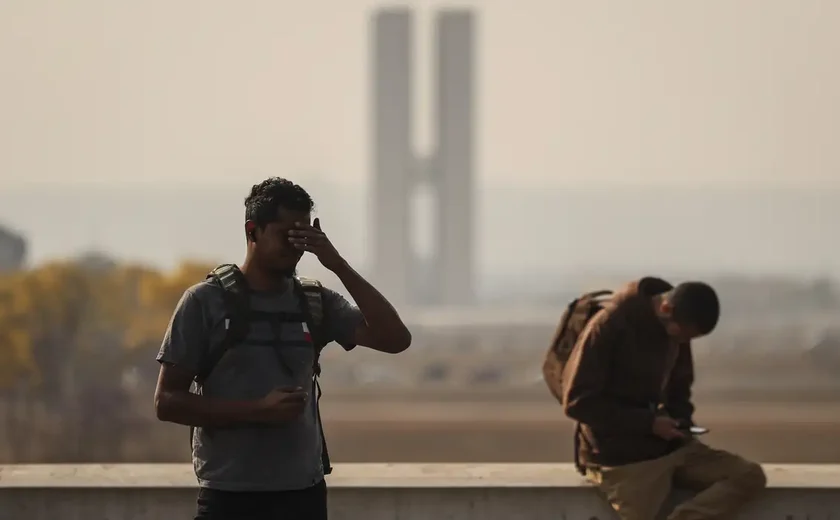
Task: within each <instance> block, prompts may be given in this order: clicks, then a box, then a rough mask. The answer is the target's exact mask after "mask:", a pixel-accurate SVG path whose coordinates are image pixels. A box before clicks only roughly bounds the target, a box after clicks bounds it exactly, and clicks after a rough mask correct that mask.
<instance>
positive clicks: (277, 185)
mask: <svg viewBox="0 0 840 520" xmlns="http://www.w3.org/2000/svg"><path fill="white" fill-rule="evenodd" d="M281 207H282V208H286V209H288V210H291V211H302V212H311V211H312V210H313V209H314V208H315V202H313V201H312V197H311V196H310V195H309V193H307V192H306V190H305V189H303V188H301V187H300V186H299V185H298V184H295V183H293V182H292V181H290V180H288V179H282V178H280V177H270V178H268V179H266V180H264V181H262V182H261V183H259V184H254V185H253V186H252V187H251V193H249V194H248V196H247V197H246V198H245V220H246V221H248V220H251V221H253V222H254V223H255V224H256V225H257V227H259V228H260V229H264V228H265V226H266V225H268V224H269V223H270V222H274V221H275V220H277V210H278V209H279V208H281Z"/></svg>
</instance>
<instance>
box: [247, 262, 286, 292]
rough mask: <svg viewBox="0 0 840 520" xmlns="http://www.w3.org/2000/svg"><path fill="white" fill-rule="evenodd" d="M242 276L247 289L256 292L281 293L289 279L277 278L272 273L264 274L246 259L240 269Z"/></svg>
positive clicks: (263, 271)
mask: <svg viewBox="0 0 840 520" xmlns="http://www.w3.org/2000/svg"><path fill="white" fill-rule="evenodd" d="M239 270H240V271H242V276H244V277H245V281H246V282H248V287H249V288H250V289H251V290H252V291H256V292H282V291H284V290H286V288H287V287H288V286H289V279H288V277H285V276H277V275H276V274H274V273H269V272H266V271H265V270H263V269H260V268H258V267H257V266H256V264H255V263H254V262H252V261H251V260H250V259H248V258H246V259H245V262H244V263H243V264H242V267H241V268H240V269H239Z"/></svg>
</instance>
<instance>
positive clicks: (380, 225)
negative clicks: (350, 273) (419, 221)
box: [371, 8, 475, 305]
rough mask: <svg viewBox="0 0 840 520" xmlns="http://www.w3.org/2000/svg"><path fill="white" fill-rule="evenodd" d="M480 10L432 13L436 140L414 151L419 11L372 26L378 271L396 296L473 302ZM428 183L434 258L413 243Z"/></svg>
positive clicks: (378, 16)
mask: <svg viewBox="0 0 840 520" xmlns="http://www.w3.org/2000/svg"><path fill="white" fill-rule="evenodd" d="M473 20H474V18H473V15H472V13H471V12H470V11H466V10H446V11H441V12H438V13H436V16H435V42H436V43H435V52H434V61H435V69H436V70H435V72H436V78H435V79H436V81H435V84H436V87H437V88H436V92H434V93H433V96H432V97H433V99H435V104H434V109H433V114H432V117H433V119H434V125H433V126H434V128H435V129H436V134H437V135H436V146H434V147H433V152H432V153H431V156H429V157H417V155H416V154H415V153H414V150H413V147H412V142H413V132H412V129H413V127H414V121H413V117H412V116H413V113H412V110H411V107H412V103H413V95H414V90H413V71H414V54H413V45H412V42H413V40H414V38H413V36H414V35H413V16H412V12H411V11H410V10H409V9H407V8H399V9H388V10H382V11H378V12H376V13H375V15H374V27H373V31H372V33H373V49H372V54H373V66H372V73H373V78H372V84H373V100H372V101H373V103H372V106H373V114H372V118H371V119H372V133H373V136H372V137H373V139H372V146H373V150H372V156H373V169H374V175H373V177H374V185H373V197H372V203H373V204H372V205H373V212H372V217H373V226H372V229H373V230H374V236H373V243H374V248H373V250H374V258H373V260H374V262H373V264H374V273H373V274H374V277H375V278H376V281H377V283H378V284H379V285H380V286H381V287H382V289H383V291H385V293H386V294H387V295H388V297H389V298H391V299H392V300H393V301H394V302H395V303H397V304H398V305H399V304H439V305H469V304H471V303H473V301H474V249H475V243H474V238H473V235H474V233H473V212H474V203H473V199H474V190H473V184H474V171H473V170H474V159H473V155H474V136H473V134H474V130H473V127H474V123H473V121H474V110H475V109H474V104H473V91H474V69H473V62H474V50H473V49H474V44H473V38H474V22H473ZM424 183H425V184H427V185H429V186H430V187H431V191H432V193H433V194H434V197H435V202H436V207H437V215H435V240H434V246H433V254H432V258H431V260H430V261H427V262H424V261H421V259H420V258H419V256H418V254H417V252H416V251H414V250H413V247H412V237H411V230H412V221H413V219H415V218H417V216H416V215H413V214H412V211H411V210H412V207H413V206H412V204H411V201H412V198H413V197H414V195H415V194H416V192H417V188H418V187H419V186H420V185H421V184H424Z"/></svg>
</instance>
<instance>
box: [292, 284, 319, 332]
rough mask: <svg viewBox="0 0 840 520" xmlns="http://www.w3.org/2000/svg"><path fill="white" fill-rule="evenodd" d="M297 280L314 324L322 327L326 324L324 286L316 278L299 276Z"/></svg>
mask: <svg viewBox="0 0 840 520" xmlns="http://www.w3.org/2000/svg"><path fill="white" fill-rule="evenodd" d="M296 279H297V282H298V283H299V284H300V288H301V290H302V291H303V295H304V297H305V298H306V305H307V311H308V312H309V315H310V316H311V317H312V324H313V325H314V326H315V327H320V326H321V324H322V323H323V322H324V300H323V289H324V285H323V284H322V283H321V282H320V281H318V280H316V279H314V278H306V277H303V276H299V277H297V278H296Z"/></svg>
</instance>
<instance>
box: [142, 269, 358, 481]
mask: <svg viewBox="0 0 840 520" xmlns="http://www.w3.org/2000/svg"><path fill="white" fill-rule="evenodd" d="M323 307H324V321H323V326H322V330H323V333H324V335H325V336H326V337H325V338H324V341H325V342H330V341H335V342H337V343H339V344H340V345H341V346H342V347H344V348H345V349H346V350H350V349H352V348H353V347H354V346H355V344H354V343H353V337H354V332H355V330H356V327H357V326H358V325H359V324H360V323H361V322H362V320H363V317H362V314H361V312H360V311H359V309H358V308H357V307H355V306H353V305H352V304H351V303H350V302H348V301H347V300H346V299H345V298H344V297H343V296H341V295H340V294H338V293H336V292H335V291H332V290H329V289H326V288H324V289H323ZM251 309H252V311H256V312H260V313H265V314H266V315H268V314H274V313H277V314H280V313H287V314H290V313H300V312H301V309H300V302H299V301H298V297H297V296H296V293H295V291H294V290H293V288H292V281H291V280H290V281H289V284H288V287H287V288H286V290H284V291H282V292H273V293H259V292H254V293H252V295H251ZM225 321H226V316H225V307H224V303H223V301H222V289H221V287H219V286H218V285H216V284H213V283H210V282H202V283H199V284H197V285H194V286H193V287H190V288H189V289H187V291H186V292H185V293H184V295H183V296H182V297H181V301H180V302H178V306H177V308H176V309H175V312H174V314H173V315H172V319H171V321H170V323H169V327H168V328H167V330H166V336H165V337H164V338H163V344H162V345H161V347H160V352H159V353H158V356H157V360H158V361H159V362H165V363H172V364H175V365H179V366H182V367H184V368H186V369H188V370H192V371H194V372H196V373H197V372H198V370H199V367H200V366H202V364H203V363H204V361H205V360H206V356H207V355H208V352H209V351H210V350H211V349H214V348H216V347H218V344H219V342H220V341H221V340H222V338H223V337H224V336H225V326H226V324H225ZM276 333H279V334H280V335H281V336H282V337H281V338H279V339H281V340H282V341H283V344H282V345H280V346H278V345H277V342H276V341H275V338H276V337H277V334H276ZM314 355H315V349H314V347H313V346H312V345H310V344H308V343H307V341H306V336H305V329H304V325H303V323H293V322H291V323H290V322H287V323H275V324H274V326H272V324H271V323H269V322H266V321H263V322H260V321H256V322H252V323H251V324H250V327H249V331H248V335H247V337H246V338H245V340H244V342H243V343H242V344H240V345H236V346H234V347H233V348H231V349H230V350H228V352H227V353H226V354H225V355H224V357H223V358H222V359H221V360H220V361H219V363H218V364H217V365H216V367H215V369H214V370H213V372H212V373H211V375H210V377H209V378H208V379H207V381H206V382H205V383H204V385H203V387H202V393H203V394H204V395H206V396H208V397H213V398H219V399H231V400H249V399H259V398H261V397H263V396H265V395H266V394H267V393H268V392H270V391H271V390H272V389H273V388H275V387H278V386H299V387H302V388H304V389H306V390H308V391H310V392H312V393H313V394H311V395H310V397H309V398H308V399H307V403H308V406H307V407H306V410H305V411H304V413H303V414H302V415H301V416H300V417H299V418H298V419H297V420H295V421H292V422H290V423H288V424H283V425H279V426H271V425H254V426H237V427H235V428H214V429H212V430H209V431H208V430H205V429H202V428H196V430H195V437H194V439H193V453H192V455H193V466H194V467H195V473H196V476H197V477H198V483H199V485H200V486H201V487H207V488H212V489H219V490H224V491H280V490H293V489H304V488H307V487H310V486H312V485H314V484H317V483H318V482H320V481H321V480H322V479H323V478H324V468H322V467H321V466H322V465H321V435H320V431H319V428H318V422H317V416H316V413H315V406H316V399H315V397H316V396H315V395H314V390H313V383H312V377H313V364H314Z"/></svg>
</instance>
